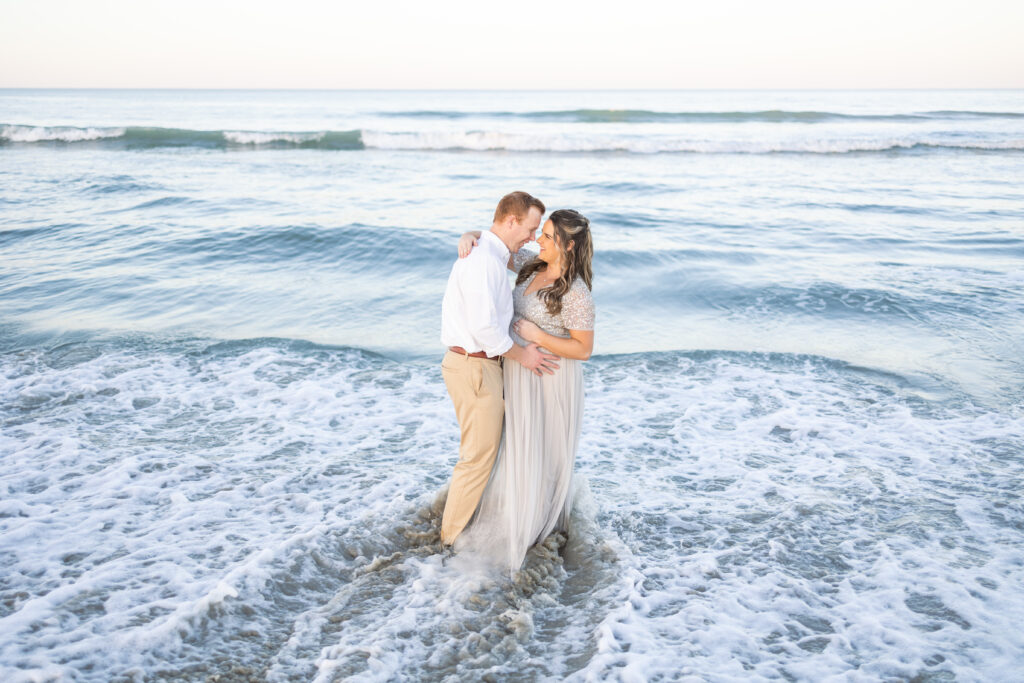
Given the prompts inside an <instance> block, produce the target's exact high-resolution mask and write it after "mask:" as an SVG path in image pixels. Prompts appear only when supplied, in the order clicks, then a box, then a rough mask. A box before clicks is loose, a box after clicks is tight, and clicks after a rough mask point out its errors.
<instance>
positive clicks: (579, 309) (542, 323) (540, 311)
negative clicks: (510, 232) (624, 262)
mask: <svg viewBox="0 0 1024 683" xmlns="http://www.w3.org/2000/svg"><path fill="white" fill-rule="evenodd" d="M533 256H535V254H531V253H529V252H525V250H523V249H520V250H519V253H517V254H516V255H515V257H514V258H513V264H514V265H515V266H516V270H517V271H518V269H519V268H522V267H523V265H524V264H525V263H526V262H527V261H529V260H530V259H532V258H533ZM535 277H537V273H534V274H533V275H531V276H530V277H529V278H528V279H527V280H526V281H525V282H523V283H521V284H519V285H516V288H515V290H513V292H512V306H513V309H514V315H513V317H512V321H513V322H515V321H516V320H518V319H519V318H526V319H527V320H529V321H530V322H532V323H534V324H535V325H537V327H539V328H541V329H542V330H544V331H545V332H547V333H548V334H553V335H555V336H558V337H568V336H569V330H592V329H594V302H593V299H592V298H591V296H590V290H589V289H587V285H586V284H585V283H584V282H583V280H581V279H579V278H577V279H576V281H575V282H573V283H572V287H570V288H569V291H568V292H566V293H565V296H563V297H562V311H561V312H560V313H559V314H558V315H551V314H550V313H549V312H548V307H547V304H546V303H545V302H544V300H543V299H542V298H541V297H540V296H539V294H540V292H541V290H540V289H538V290H537V291H535V292H530V293H529V294H527V293H526V290H527V289H529V287H530V283H532V282H533V279H534V278H535Z"/></svg>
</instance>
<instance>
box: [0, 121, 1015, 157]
mask: <svg viewBox="0 0 1024 683" xmlns="http://www.w3.org/2000/svg"><path fill="white" fill-rule="evenodd" d="M9 145H51V146H62V147H63V146H66V147H79V146H81V147H90V148H95V147H100V148H109V149H150V148H160V147H194V148H200V149H202V148H206V149H224V150H235V149H237V150H242V149H314V150H363V149H387V150H422V151H445V150H450V151H507V152H569V153H587V152H627V153H636V154H670V153H677V154H678V153H693V154H777V153H791V154H846V153H865V152H890V153H891V152H918V153H920V152H927V151H936V150H953V151H974V152H991V151H1004V152H1005V151H1024V138H1010V139H1007V138H1005V137H1003V138H993V137H987V136H985V135H984V134H979V135H974V136H971V137H968V138H957V139H956V142H955V143H954V142H952V141H947V140H945V139H943V138H942V137H941V134H935V133H924V132H922V133H917V134H914V133H910V134H908V135H905V136H899V137H894V136H891V135H888V136H886V135H879V136H878V137H863V136H857V137H852V136H851V137H832V138H829V137H825V136H814V137H807V138H801V137H793V138H790V139H784V140H778V139H771V138H755V139H749V138H748V139H736V138H729V137H723V138H720V139H707V138H702V137H683V136H672V135H641V134H623V135H609V134H602V135H590V134H586V133H582V132H578V131H573V132H572V133H569V134H560V133H558V134H556V133H548V132H538V133H531V132H515V133H506V132H501V131H410V132H389V131H375V130H347V131H314V132H279V131H240V130H190V129H184V128H150V127H135V126H124V127H95V126H90V127H81V128H79V127H73V126H26V125H6V124H0V146H9Z"/></svg>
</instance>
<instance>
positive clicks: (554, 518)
mask: <svg viewBox="0 0 1024 683" xmlns="http://www.w3.org/2000/svg"><path fill="white" fill-rule="evenodd" d="M544 212H545V207H544V204H543V203H542V202H541V201H540V200H539V199H537V198H535V197H533V196H531V195H529V194H527V193H526V192H512V193H511V194H508V195H505V196H504V197H502V199H501V201H500V202H499V203H498V207H497V209H496V211H495V213H494V221H493V223H492V224H491V227H490V229H489V230H485V231H482V232H467V233H466V234H464V235H463V236H462V239H461V240H460V241H459V256H460V258H459V259H458V260H457V261H456V262H455V265H453V266H452V271H451V275H450V276H449V278H448V285H447V287H446V289H445V294H444V302H443V305H442V314H441V340H442V342H443V343H444V344H445V345H446V346H447V347H448V351H447V353H446V354H445V356H444V360H443V361H442V363H441V372H442V374H443V376H444V382H445V386H446V387H447V389H448V394H449V396H451V399H452V403H453V404H454V405H455V416H456V418H457V419H458V422H459V428H460V430H461V439H460V444H459V460H458V463H457V464H456V465H455V469H454V471H453V472H452V478H451V483H450V485H449V489H448V499H447V501H446V503H445V508H444V514H443V517H442V521H441V542H442V544H444V545H445V546H454V548H455V550H457V551H458V552H460V553H463V552H466V553H471V554H472V555H474V556H479V557H481V558H483V559H484V560H485V561H487V563H489V564H492V565H496V566H500V567H503V568H507V569H508V570H509V571H512V572H514V571H516V570H518V569H519V568H520V567H521V566H522V564H523V560H524V558H525V556H526V551H527V550H529V548H530V546H532V545H533V544H534V543H538V542H540V541H543V540H544V539H545V538H546V537H547V535H548V534H550V533H551V532H552V531H554V530H556V529H561V530H567V526H568V521H569V513H570V510H571V507H572V495H571V483H572V471H573V462H574V460H575V458H576V446H577V443H578V442H579V436H580V426H581V422H582V418H583V372H582V368H581V366H580V362H581V361H584V360H587V359H588V358H589V357H590V352H591V350H592V349H593V345H594V303H593V299H592V298H591V293H590V289H591V282H592V279H593V275H592V270H591V260H592V257H593V253H594V249H593V242H592V240H591V235H590V223H589V221H588V220H587V219H586V218H585V217H583V216H582V215H580V214H579V213H578V212H576V211H573V210H571V209H562V210H559V211H554V212H552V213H551V215H550V216H549V217H548V220H547V221H545V222H544V224H543V227H541V219H542V218H543V216H544ZM538 228H541V234H540V235H539V236H536V232H537V229H538ZM535 237H536V241H537V243H538V245H539V246H540V251H539V253H538V252H534V251H531V250H528V249H525V248H523V247H524V245H526V244H527V243H528V242H531V241H534V239H535ZM509 270H510V271H512V272H513V273H516V284H515V288H514V289H511V288H510V287H509V282H508V276H507V274H506V273H507V271H509Z"/></svg>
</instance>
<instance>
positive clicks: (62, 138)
mask: <svg viewBox="0 0 1024 683" xmlns="http://www.w3.org/2000/svg"><path fill="white" fill-rule="evenodd" d="M125 131H126V129H125V128H97V127H88V128H75V127H73V126H14V125H5V126H0V139H2V140H9V141H10V142H46V141H50V140H52V141H59V142H83V141H86V140H102V139H104V138H119V137H121V136H122V135H124V134H125Z"/></svg>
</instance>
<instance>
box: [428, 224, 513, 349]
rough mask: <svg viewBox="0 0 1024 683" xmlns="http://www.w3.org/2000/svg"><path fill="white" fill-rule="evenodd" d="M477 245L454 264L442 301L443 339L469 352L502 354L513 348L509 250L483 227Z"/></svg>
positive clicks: (444, 341)
mask: <svg viewBox="0 0 1024 683" xmlns="http://www.w3.org/2000/svg"><path fill="white" fill-rule="evenodd" d="M478 242H479V244H477V246H476V248H475V249H473V251H472V252H470V254H469V256H467V257H466V258H460V259H458V260H456V261H455V265H453V266H452V272H451V275H449V276H448V286H447V287H446V288H445V290H444V301H443V302H442V304H441V343H443V344H444V345H445V346H461V347H462V348H463V349H465V350H466V351H467V352H469V353H476V352H477V351H484V352H486V353H487V355H488V356H500V355H501V354H503V353H505V352H506V351H508V350H509V349H510V348H512V343H513V342H512V337H510V336H509V329H508V328H509V325H510V324H511V323H512V288H511V286H510V285H509V281H508V257H509V253H510V252H509V250H508V247H506V246H505V243H504V242H502V241H501V240H500V239H499V238H498V236H497V235H495V234H494V233H493V232H491V231H490V230H484V231H483V232H482V233H481V235H480V239H479V240H478Z"/></svg>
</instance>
